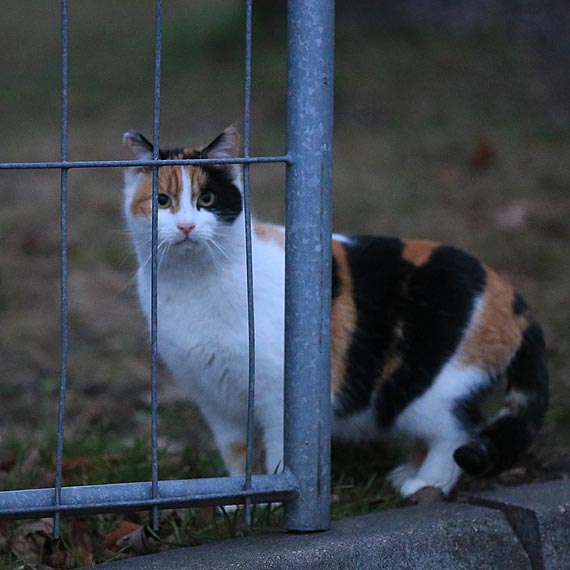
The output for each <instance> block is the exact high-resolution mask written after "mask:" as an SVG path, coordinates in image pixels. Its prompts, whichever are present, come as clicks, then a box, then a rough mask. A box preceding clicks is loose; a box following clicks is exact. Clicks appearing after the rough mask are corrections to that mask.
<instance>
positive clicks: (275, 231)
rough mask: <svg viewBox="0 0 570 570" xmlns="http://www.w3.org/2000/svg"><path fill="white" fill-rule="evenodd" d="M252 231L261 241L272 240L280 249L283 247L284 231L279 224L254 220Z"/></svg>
mask: <svg viewBox="0 0 570 570" xmlns="http://www.w3.org/2000/svg"><path fill="white" fill-rule="evenodd" d="M253 231H254V232H255V235H256V236H257V237H258V238H259V239H260V240H261V241H273V242H275V243H276V244H277V245H279V247H280V248H281V249H285V232H284V231H283V229H282V228H280V227H279V226H275V225H273V224H266V223H259V222H255V223H254V226H253Z"/></svg>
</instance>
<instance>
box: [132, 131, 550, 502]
mask: <svg viewBox="0 0 570 570" xmlns="http://www.w3.org/2000/svg"><path fill="white" fill-rule="evenodd" d="M124 141H125V144H126V146H127V147H128V149H129V151H130V154H131V156H132V158H134V159H144V160H148V159H151V158H152V156H153V148H152V145H151V143H149V142H148V141H147V139H145V138H144V137H143V136H142V135H140V134H138V133H136V132H134V131H129V132H127V133H126V134H125V136H124ZM239 146H240V143H239V134H238V132H237V131H236V129H235V128H233V127H230V128H228V129H226V130H225V131H224V132H223V133H222V134H220V135H219V136H218V137H217V138H216V139H215V140H214V141H213V142H211V143H210V144H208V145H206V146H204V147H199V148H194V149H183V148H176V149H172V150H164V151H163V150H161V151H160V158H161V159H168V158H217V159H220V158H222V159H223V158H229V157H236V156H238V153H239ZM151 194H152V168H145V167H133V168H129V169H127V171H126V174H125V202H124V209H125V215H126V218H127V221H128V225H129V227H130V230H131V233H132V238H133V241H134V244H135V248H136V252H137V256H138V262H139V270H138V273H137V279H138V292H139V297H140V302H141V305H142V308H143V311H144V312H145V314H146V316H147V317H150V307H151V296H150V271H151V268H150V263H149V260H150V256H151V254H150V251H151V241H150V235H151V221H150V217H151ZM158 204H159V211H158V239H159V242H158V257H159V260H158V261H159V273H158V350H159V354H160V356H161V358H162V359H163V360H164V362H165V363H166V365H167V366H168V368H169V369H170V371H171V372H172V374H173V376H174V378H175V379H176V380H177V382H178V383H179V384H180V385H181V386H182V387H184V388H185V389H186V390H187V391H188V393H189V395H190V396H191V397H192V398H193V400H194V401H195V402H196V403H197V404H198V405H199V407H200V409H201V410H202V412H203V414H204V417H205V418H206V421H207V423H208V424H209V426H210V428H211V429H212V432H213V435H214V438H215V440H216V443H217V446H218V448H219V450H220V452H221V454H222V457H223V459H224V462H225V465H226V467H227V470H228V472H229V473H230V475H241V474H243V472H244V465H245V440H246V431H245V430H246V427H245V426H246V409H247V405H246V404H247V377H248V341H247V338H248V336H247V305H246V285H245V283H246V269H245V238H244V220H243V216H244V214H243V188H242V179H241V168H240V167H239V166H237V165H228V164H226V165H207V166H206V165H203V166H165V167H162V168H160V170H159V196H158ZM253 229H254V231H253V235H252V245H253V268H254V301H255V322H256V372H257V374H256V377H257V388H256V401H255V410H254V413H255V419H256V422H257V423H258V425H259V426H260V427H261V429H262V431H263V442H264V445H265V451H266V469H267V471H268V472H274V471H275V469H276V468H277V467H278V466H280V465H281V462H282V457H283V353H284V349H283V341H284V338H283V337H284V333H283V331H284V270H285V261H284V259H285V253H284V244H285V235H284V230H283V228H282V227H279V226H275V225H271V224H264V223H258V222H256V221H254V222H253ZM332 249H333V271H332V395H331V398H332V403H333V413H334V418H333V436H335V437H340V438H367V439H370V438H375V437H378V436H379V435H380V434H382V433H386V432H400V433H403V434H406V435H407V436H409V437H410V438H412V439H414V440H415V441H416V442H417V444H418V446H419V447H421V448H422V452H421V453H419V454H418V453H416V454H414V457H413V459H410V461H409V462H408V463H405V464H404V465H402V466H400V467H397V468H396V469H394V471H393V472H392V473H391V475H390V480H391V482H392V484H393V485H394V487H395V488H396V489H397V490H398V491H399V492H400V493H401V494H402V495H403V496H404V497H409V496H411V495H414V494H415V493H416V492H418V491H419V490H421V489H423V488H425V487H436V488H438V489H440V490H441V491H442V492H443V493H444V494H447V493H449V492H450V491H451V490H452V488H453V487H454V485H455V484H456V483H457V481H458V479H459V477H460V475H461V473H462V471H466V472H468V473H471V474H474V475H492V474H496V473H498V472H500V471H501V470H504V469H505V468H507V467H509V466H511V465H512V464H513V463H514V462H515V460H516V459H517V457H518V456H519V455H520V454H521V453H522V452H523V451H524V450H525V449H526V448H527V447H528V446H529V444H530V443H531V441H532V439H533V438H534V436H535V435H536V433H537V431H538V430H539V428H540V426H541V424H542V421H543V417H544V414H545V411H546V408H547V404H548V374H547V370H546V366H545V347H544V340H543V335H542V332H541V329H540V327H539V326H538V324H537V323H536V322H535V321H534V320H533V318H532V317H531V315H530V312H529V310H528V308H527V305H526V304H525V302H524V301H523V299H522V298H521V297H520V296H519V295H518V294H516V293H515V292H514V291H513V289H512V288H511V286H510V285H509V284H507V283H506V282H505V281H504V280H503V279H502V278H501V277H499V275H498V274H497V273H496V272H495V271H493V270H492V269H490V268H489V267H487V266H485V265H482V264H481V263H480V262H478V261H477V260H476V259H474V258H473V257H471V256H470V255H468V254H467V253H464V252H462V251H460V250H458V249H455V248H453V247H449V246H445V245H439V244H437V243H434V242H431V241H423V240H406V239H398V238H392V237H371V236H341V235H334V236H333V243H332ZM503 379H506V397H505V400H504V404H503V407H502V409H501V410H500V411H499V413H498V415H497V417H496V418H495V419H494V420H493V421H492V422H491V423H490V424H489V425H486V426H483V427H481V426H480V415H479V405H480V403H481V401H482V399H483V397H484V396H486V395H487V394H488V393H489V392H490V391H491V390H493V389H495V388H497V387H498V386H499V385H500V384H501V380H503Z"/></svg>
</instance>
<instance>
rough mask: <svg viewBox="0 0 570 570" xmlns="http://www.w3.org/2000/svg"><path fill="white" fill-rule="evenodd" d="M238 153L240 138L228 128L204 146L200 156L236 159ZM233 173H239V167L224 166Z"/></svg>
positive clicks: (233, 128) (234, 130)
mask: <svg viewBox="0 0 570 570" xmlns="http://www.w3.org/2000/svg"><path fill="white" fill-rule="evenodd" d="M239 152H240V136H239V132H238V130H237V129H236V128H235V127H233V126H232V127H228V128H227V129H226V130H225V131H224V132H223V133H221V134H219V135H218V136H217V137H216V138H215V139H214V140H213V141H212V142H211V143H210V144H208V145H206V146H205V147H204V148H203V149H202V151H201V155H202V157H203V158H236V157H238V156H239ZM224 168H228V169H230V170H232V171H234V172H235V173H236V174H237V172H238V171H239V165H237V164H228V165H224Z"/></svg>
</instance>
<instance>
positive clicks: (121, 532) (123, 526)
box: [103, 520, 142, 548]
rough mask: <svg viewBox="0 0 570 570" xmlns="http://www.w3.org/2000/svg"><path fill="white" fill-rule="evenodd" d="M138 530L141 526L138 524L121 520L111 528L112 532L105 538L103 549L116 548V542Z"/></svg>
mask: <svg viewBox="0 0 570 570" xmlns="http://www.w3.org/2000/svg"><path fill="white" fill-rule="evenodd" d="M140 528H142V525H140V524H137V523H135V522H132V521H125V520H121V521H119V522H118V523H117V524H116V525H115V526H114V527H113V530H112V531H111V532H110V533H109V534H108V535H107V536H105V539H104V541H103V544H104V546H105V548H113V547H114V546H117V542H118V541H119V540H121V538H123V537H124V536H127V535H129V534H131V533H133V532H135V531H137V530H138V529H140Z"/></svg>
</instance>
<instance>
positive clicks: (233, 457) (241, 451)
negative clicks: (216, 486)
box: [229, 442, 247, 471]
mask: <svg viewBox="0 0 570 570" xmlns="http://www.w3.org/2000/svg"><path fill="white" fill-rule="evenodd" d="M246 453H247V448H246V446H245V445H244V444H243V443H238V442H234V443H230V445H229V458H230V462H231V463H232V465H234V464H239V465H240V467H241V470H242V471H245V456H246Z"/></svg>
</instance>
